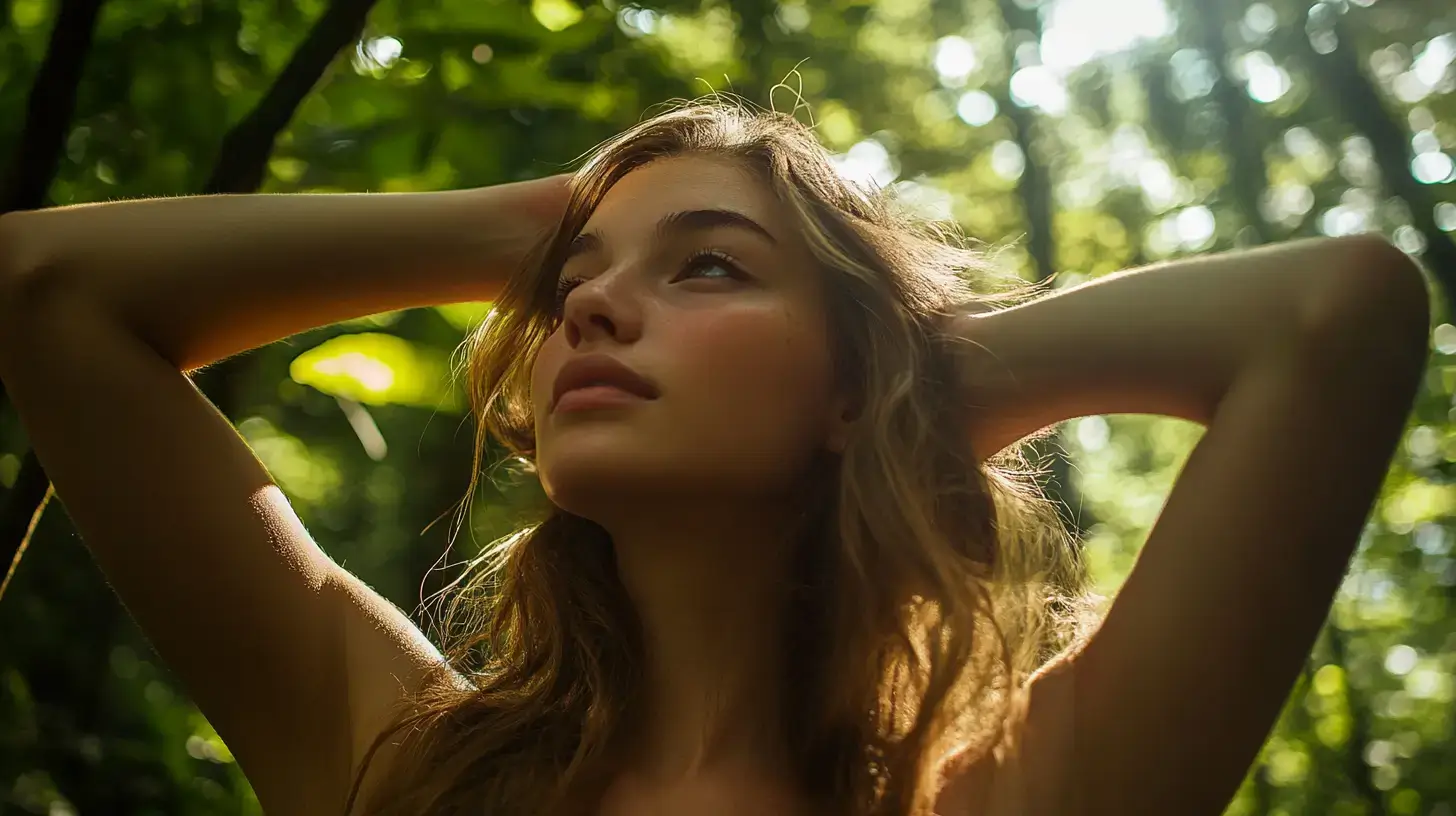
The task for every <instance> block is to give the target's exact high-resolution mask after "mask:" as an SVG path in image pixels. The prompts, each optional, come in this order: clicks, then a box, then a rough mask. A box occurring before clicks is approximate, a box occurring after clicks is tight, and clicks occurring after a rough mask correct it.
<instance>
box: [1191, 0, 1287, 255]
mask: <svg viewBox="0 0 1456 816" xmlns="http://www.w3.org/2000/svg"><path fill="white" fill-rule="evenodd" d="M1183 8H1184V10H1185V12H1189V13H1191V15H1192V17H1191V19H1190V20H1189V22H1190V23H1191V25H1187V26H1186V27H1185V31H1187V33H1188V34H1189V35H1190V36H1191V37H1193V38H1194V39H1195V40H1196V41H1197V42H1198V43H1199V45H1201V46H1202V47H1203V49H1204V51H1205V52H1207V54H1208V60H1209V62H1211V63H1213V64H1214V65H1215V66H1216V67H1217V69H1218V81H1217V82H1216V83H1214V86H1213V93H1214V99H1216V100H1217V102H1218V107H1219V111H1220V113H1222V114H1223V122H1224V133H1223V137H1224V139H1225V140H1226V141H1225V144H1226V145H1227V146H1228V152H1229V156H1230V158H1231V159H1232V160H1233V161H1232V167H1231V170H1232V172H1231V178H1230V182H1231V184H1230V186H1231V187H1232V188H1233V194H1234V200H1235V202H1237V204H1238V208H1239V210H1240V211H1241V214H1242V215H1243V216H1244V225H1245V226H1247V227H1249V228H1250V229H1252V230H1253V231H1254V236H1255V238H1256V239H1257V243H1260V244H1263V243H1268V241H1269V239H1270V235H1269V228H1268V227H1267V226H1266V225H1265V224H1264V217H1263V215H1262V214H1261V213H1260V210H1259V196H1260V195H1262V194H1263V192H1264V188H1266V187H1268V186H1269V171H1268V169H1267V168H1266V167H1265V165H1264V152H1263V147H1262V145H1263V143H1264V142H1263V140H1262V139H1260V138H1258V135H1257V132H1256V131H1255V130H1254V129H1255V128H1257V126H1258V124H1259V120H1258V115H1257V114H1256V113H1255V112H1254V111H1253V106H1252V105H1250V104H1249V98H1248V96H1246V95H1245V94H1244V93H1243V91H1241V90H1240V89H1239V86H1238V83H1237V82H1235V81H1234V79H1233V78H1232V77H1230V76H1229V68H1228V63H1229V49H1228V40H1227V39H1226V38H1225V30H1226V29H1227V27H1228V19H1227V17H1226V15H1225V11H1226V10H1227V4H1225V3H1208V2H1203V0H1193V2H1191V3H1186V4H1184V6H1183Z"/></svg>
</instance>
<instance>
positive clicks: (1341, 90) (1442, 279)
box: [1298, 23, 1456, 300]
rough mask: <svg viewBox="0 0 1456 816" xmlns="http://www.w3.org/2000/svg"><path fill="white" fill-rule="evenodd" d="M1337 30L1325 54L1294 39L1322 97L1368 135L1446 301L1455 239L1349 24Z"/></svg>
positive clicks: (1453, 288) (1451, 291)
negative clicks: (1441, 221)
mask: <svg viewBox="0 0 1456 816" xmlns="http://www.w3.org/2000/svg"><path fill="white" fill-rule="evenodd" d="M1335 33H1336V38H1337V42H1338V46H1337V47H1336V48H1335V50H1333V51H1331V52H1330V53H1328V54H1321V53H1319V52H1317V51H1315V50H1314V49H1313V48H1311V47H1310V46H1309V39H1308V38H1307V37H1303V36H1301V37H1299V38H1298V39H1299V41H1300V42H1302V43H1304V47H1305V53H1306V55H1307V56H1308V58H1309V59H1310V60H1311V62H1313V64H1314V66H1315V69H1316V74H1317V77H1318V78H1319V79H1321V80H1323V83H1322V84H1323V85H1324V88H1325V91H1326V94H1325V96H1327V97H1328V98H1329V99H1330V100H1332V101H1333V102H1334V105H1335V106H1336V108H1338V109H1339V111H1340V113H1341V114H1343V115H1344V117H1345V119H1346V121H1348V122H1350V124H1351V125H1353V126H1354V127H1355V129H1356V130H1358V131H1360V132H1361V133H1362V134H1364V135H1365V138H1367V139H1369V140H1370V146H1371V148H1372V149H1373V151H1374V153H1375V161H1376V162H1377V163H1378V164H1379V165H1380V175H1381V176H1382V178H1383V179H1384V182H1385V185H1386V187H1387V189H1389V190H1390V192H1392V193H1395V194H1396V195H1398V196H1400V197H1401V198H1402V199H1404V200H1405V203H1406V204H1408V205H1409V206H1410V210H1411V220H1412V221H1413V222H1414V226H1415V228H1416V229H1418V230H1420V231H1421V233H1422V234H1424V235H1425V238H1426V252H1425V256H1424V259H1425V262H1426V265H1427V266H1428V267H1429V268H1430V270H1431V273H1432V274H1433V275H1434V276H1435V278H1436V282H1437V283H1438V284H1439V285H1440V286H1441V288H1442V289H1443V290H1444V291H1445V295H1446V298H1447V300H1450V299H1451V298H1456V240H1453V239H1452V238H1451V236H1450V235H1449V234H1447V233H1446V232H1443V231H1442V230H1441V229H1440V228H1439V227H1437V226H1436V216H1435V208H1436V197H1435V196H1434V195H1433V194H1432V193H1431V188H1430V187H1428V186H1426V185H1424V184H1421V183H1420V182H1418V181H1416V180H1415V177H1414V176H1412V175H1411V169H1410V167H1411V160H1412V159H1413V158H1414V156H1412V155H1411V144H1410V136H1409V134H1407V133H1406V129H1405V126H1404V125H1402V124H1401V123H1400V122H1399V121H1398V120H1397V119H1395V118H1394V117H1392V116H1391V114H1390V111H1389V109H1388V108H1387V107H1386V106H1385V101H1384V100H1383V99H1382V98H1381V96H1380V91H1379V90H1378V89H1377V88H1376V87H1375V83H1374V82H1372V81H1371V80H1370V78H1369V77H1368V76H1367V75H1366V74H1365V71H1364V70H1363V69H1362V68H1361V67H1360V58H1359V55H1358V54H1357V53H1356V50H1355V40H1354V38H1353V37H1352V36H1351V33H1350V31H1349V28H1348V26H1346V25H1344V24H1343V23H1337V24H1336V26H1335Z"/></svg>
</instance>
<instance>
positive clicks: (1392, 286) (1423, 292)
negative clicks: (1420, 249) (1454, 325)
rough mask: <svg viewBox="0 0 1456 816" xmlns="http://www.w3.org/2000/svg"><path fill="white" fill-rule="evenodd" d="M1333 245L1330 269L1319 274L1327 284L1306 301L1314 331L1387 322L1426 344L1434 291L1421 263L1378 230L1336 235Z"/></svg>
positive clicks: (1308, 320) (1414, 341)
mask: <svg viewBox="0 0 1456 816" xmlns="http://www.w3.org/2000/svg"><path fill="white" fill-rule="evenodd" d="M1329 247H1330V249H1331V250H1332V255H1331V261H1330V265H1331V267H1332V269H1330V270H1327V271H1328V272H1330V273H1331V274H1325V275H1321V277H1322V278H1323V279H1324V281H1325V282H1326V284H1327V285H1325V286H1321V287H1319V289H1320V291H1319V292H1317V293H1315V297H1313V298H1311V299H1310V301H1308V303H1307V306H1308V308H1307V309H1306V311H1305V318H1306V324H1307V326H1308V327H1309V328H1311V329H1313V330H1314V331H1315V332H1316V333H1327V332H1330V331H1335V332H1341V333H1350V332H1352V331H1353V332H1358V331H1361V330H1362V328H1366V329H1368V328H1374V327H1377V326H1378V327H1385V328H1387V329H1390V330H1394V331H1395V332H1397V333H1399V334H1404V335H1407V336H1408V339H1409V340H1410V342H1411V344H1412V345H1415V346H1418V347H1419V348H1421V349H1424V348H1425V346H1426V344H1427V342H1428V337H1429V332H1430V312H1431V295H1430V291H1429V289H1428V287H1427V284H1426V278H1425V273H1424V272H1422V270H1421V268H1420V266H1419V265H1418V264H1417V263H1416V262H1415V261H1414V260H1412V259H1411V257H1410V256H1409V255H1407V254H1406V253H1405V252H1403V251H1402V250H1400V249H1399V248H1398V247H1396V246H1395V245H1394V244H1392V243H1390V242H1389V241H1388V240H1386V239H1385V238H1384V237H1382V236H1380V235H1373V234H1371V235H1352V236H1347V237H1342V238H1334V239H1330V242H1329Z"/></svg>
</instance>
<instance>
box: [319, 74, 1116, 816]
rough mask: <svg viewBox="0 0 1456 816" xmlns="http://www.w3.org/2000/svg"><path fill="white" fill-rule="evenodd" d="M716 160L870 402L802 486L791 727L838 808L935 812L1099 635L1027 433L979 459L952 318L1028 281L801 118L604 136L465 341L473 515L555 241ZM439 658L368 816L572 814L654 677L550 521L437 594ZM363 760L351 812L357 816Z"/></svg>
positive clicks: (561, 247)
mask: <svg viewBox="0 0 1456 816" xmlns="http://www.w3.org/2000/svg"><path fill="white" fill-rule="evenodd" d="M681 155H709V156H717V157H730V158H732V159H734V160H736V161H738V162H740V163H741V164H742V166H744V167H746V168H748V169H750V170H751V171H753V172H754V173H756V174H757V176H758V177H759V178H761V179H762V181H763V182H764V183H765V184H767V185H768V186H769V187H770V188H771V189H772V191H773V193H774V194H775V195H776V196H777V197H778V199H779V200H780V201H782V202H783V203H785V204H786V205H788V209H789V210H791V211H792V213H793V214H794V216H795V218H796V221H797V226H798V228H799V229H800V230H801V231H802V234H803V236H804V237H805V239H806V240H807V242H808V245H809V247H810V248H811V250H812V253H813V256H814V257H815V259H816V260H817V266H818V270H817V272H818V274H820V275H822V276H823V277H824V280H825V281H826V286H825V287H824V289H825V291H826V292H827V295H826V297H827V301H828V302H827V310H828V315H829V331H830V333H831V335H832V336H831V345H832V357H833V363H834V370H835V375H836V377H837V378H838V382H839V384H840V385H841V386H843V387H845V388H846V389H848V393H851V394H853V395H855V397H856V398H857V399H858V401H859V404H860V406H861V408H862V410H861V413H860V415H859V418H858V420H857V421H856V424H855V426H854V428H853V430H852V433H851V438H850V439H849V441H848V443H847V445H846V447H845V448H844V450H843V453H842V454H841V455H839V456H837V457H830V456H826V457H825V458H824V460H823V461H822V462H821V464H820V466H819V467H818V469H817V470H816V472H815V473H814V474H812V476H811V477H810V478H808V479H807V480H806V484H805V486H804V488H805V493H804V495H805V502H806V503H805V507H807V508H808V512H806V514H805V516H804V523H803V526H802V529H801V531H800V534H799V535H798V537H797V545H796V546H797V547H798V552H796V553H795V561H794V567H793V568H794V570H795V572H796V575H794V576H793V577H794V579H795V586H796V587H797V590H796V594H795V596H794V598H793V599H792V602H791V605H790V607H791V608H790V609H788V610H787V611H786V614H785V616H784V619H783V626H784V627H785V630H786V632H787V634H788V637H787V643H788V644H789V647H788V650H787V654H786V655H785V660H786V665H787V670H786V675H785V677H784V678H783V683H784V685H783V693H784V694H785V695H786V698H787V700H788V702H789V704H788V705H787V706H786V707H785V710H786V711H788V712H791V713H792V714H791V717H792V719H791V720H790V722H788V723H787V724H786V726H785V732H784V734H783V739H784V741H785V744H786V745H787V746H788V748H789V749H790V752H791V756H792V757H793V760H794V771H795V773H796V777H797V780H798V782H799V784H800V785H801V786H802V789H803V790H804V791H806V792H808V793H809V794H810V795H811V796H812V797H813V798H814V799H815V801H817V802H819V803H821V804H822V805H823V807H824V808H825V811H826V812H833V813H838V814H856V816H859V815H860V814H864V815H865V816H871V815H873V816H911V814H926V813H929V811H930V807H931V806H932V804H933V801H934V796H935V793H936V791H937V789H938V788H939V786H940V783H941V782H942V781H943V779H944V776H945V774H946V773H947V768H948V767H950V764H954V765H956V767H961V766H962V765H963V763H967V762H970V761H972V760H974V759H976V758H979V757H982V756H986V755H987V754H988V752H992V751H1000V750H1003V749H1004V748H1005V746H1006V744H1007V743H1008V739H1009V735H1010V734H1011V733H1012V729H1010V728H1008V725H1007V724H1008V722H1010V721H1011V719H1012V715H1013V713H1014V711H1016V710H1017V705H1016V703H1017V701H1018V699H1019V691H1020V690H1021V689H1022V688H1023V687H1024V685H1025V681H1026V680H1027V679H1028V677H1029V676H1030V675H1031V674H1032V673H1033V672H1035V671H1036V670H1037V669H1038V668H1040V667H1042V666H1044V665H1046V664H1047V662H1048V661H1049V660H1050V659H1052V658H1053V657H1054V656H1056V655H1058V654H1059V653H1062V652H1064V651H1066V650H1068V649H1071V648H1073V647H1075V646H1076V645H1077V644H1078V643H1079V642H1080V641H1081V638H1082V635H1083V634H1084V633H1085V632H1086V631H1087V630H1088V627H1087V623H1088V622H1089V615H1088V610H1090V609H1091V608H1092V607H1091V605H1090V604H1089V603H1088V596H1087V595H1086V594H1085V592H1084V589H1083V585H1084V570H1083V567H1082V564H1081V561H1080V559H1079V558H1078V551H1077V548H1076V547H1075V542H1074V541H1073V540H1072V537H1071V536H1070V534H1069V532H1068V530H1067V529H1066V528H1065V526H1064V525H1063V522H1062V520H1061V518H1060V517H1059V515H1058V513H1057V512H1056V508H1055V506H1054V505H1053V504H1052V503H1051V502H1049V501H1048V500H1047V499H1046V497H1045V495H1044V494H1043V492H1042V491H1041V489H1040V487H1039V486H1038V482H1037V479H1036V477H1037V475H1038V470H1037V468H1036V467H1034V466H1033V465H1032V464H1031V463H1029V461H1028V458H1027V457H1026V456H1025V455H1024V450H1023V447H1024V446H1021V445H1018V446H1013V447H1012V448H1010V449H1008V450H1006V451H1003V452H1000V453H998V454H996V455H994V456H990V457H989V458H988V459H986V460H985V461H978V460H977V459H976V457H975V456H974V455H973V453H972V451H971V450H970V449H969V447H968V441H967V438H966V433H965V431H966V428H967V425H968V414H967V411H968V410H972V409H971V408H969V407H968V405H967V403H968V402H969V401H973V400H969V399H968V396H967V394H968V393H969V392H968V391H967V389H966V384H964V383H960V382H959V381H958V380H957V378H956V368H957V365H956V364H957V360H958V359H959V354H960V353H961V351H962V350H963V348H964V345H963V344H964V342H965V341H963V340H960V339H959V338H957V337H955V336H954V335H953V334H951V333H950V332H948V331H947V330H946V319H947V317H948V316H950V315H953V314H957V313H963V312H965V311H974V310H994V309H998V308H1004V307H1007V306H1010V305H1016V304H1017V303H1021V302H1025V301H1027V300H1029V299H1032V298H1035V297H1037V296H1038V295H1040V294H1042V291H1041V290H1042V289H1043V288H1044V287H1043V286H1040V285H1035V284H1029V283H1027V282H1026V281H1025V280H1023V279H1022V278H1020V277H1019V276H1017V275H1015V274H1014V273H1010V272H1003V271H998V270H997V267H996V266H995V264H993V263H992V262H991V261H990V257H991V253H989V252H987V251H986V250H985V249H984V248H978V247H973V246H970V245H969V244H970V242H969V241H967V240H965V239H963V238H961V237H960V235H959V233H958V232H957V231H956V230H955V229H954V228H952V227H949V226H947V225H944V224H939V223H935V222H928V221H924V220H922V219H918V218H916V217H914V216H913V215H912V214H911V213H910V212H909V210H908V209H907V208H904V207H902V206H900V205H899V204H898V203H897V201H896V199H895V198H894V197H893V196H892V195H889V194H887V193H885V192H882V191H879V190H877V189H873V188H865V187H861V186H860V185H858V184H856V183H853V182H850V181H847V180H846V179H844V178H843V177H842V176H841V174H840V173H838V172H837V171H836V169H835V167H834V165H833V163H832V161H831V159H830V155H829V154H828V153H827V151H826V150H825V149H824V148H823V147H822V146H821V145H820V144H819V143H818V142H817V140H816V139H815V137H814V135H813V132H812V130H811V129H809V128H807V127H805V126H804V125H802V124H800V123H799V122H798V121H797V120H795V119H794V118H793V117H792V116H790V115H788V114H783V113H778V112H773V111H765V110H759V109H755V108H752V107H751V106H749V105H747V104H745V103H742V102H740V101H725V99H724V98H723V97H721V96H718V95H715V96H713V97H711V98H708V99H704V100H695V101H685V102H677V103H673V104H671V105H669V106H668V108H667V109H666V110H664V111H663V112H661V113H659V114H658V115H655V116H653V117H651V118H648V119H646V120H644V121H642V122H641V123H640V124H638V125H636V126H634V127H632V128H631V129H629V130H627V131H626V132H624V133H622V134H621V135H619V136H617V137H615V138H613V139H611V140H609V141H607V142H605V143H603V144H601V145H599V146H598V147H597V148H596V149H595V150H594V151H593V152H592V153H590V154H589V155H588V157H587V158H586V161H585V162H584V163H583V164H582V166H581V167H580V169H579V170H577V171H576V172H575V174H574V175H573V177H572V180H571V185H570V188H571V193H570V201H569V203H568V205H567V208H566V211H565V214H564V215H563V216H562V218H561V221H560V223H559V224H558V225H557V226H556V228H555V229H554V230H552V231H551V232H550V233H549V234H548V235H546V236H545V237H544V238H543V239H542V240H541V242H540V243H539V244H538V245H537V247H536V248H535V249H534V251H533V252H532V253H531V255H530V256H529V257H528V259H527V261H526V263H525V264H524V265H523V267H522V269H521V270H520V271H519V273H518V274H516V275H514V276H513V277H512V278H511V279H510V280H509V282H508V283H507V285H506V286H505V288H504V291H503V292H502V294H501V295H500V297H499V298H498V300H497V301H496V302H495V304H494V307H493V310H492V311H491V313H490V315H489V316H488V317H487V319H486V320H485V321H483V323H482V324H481V325H480V326H479V327H478V328H477V329H476V330H475V331H474V332H473V333H472V334H471V335H470V337H468V338H467V340H466V344H465V346H464V347H463V351H464V352H465V354H464V356H463V357H462V359H463V360H465V361H466V366H465V368H466V372H465V373H466V387H467V389H468V391H469V396H470V400H471V405H472V408H473V410H474V412H475V414H476V416H477V418H478V420H479V422H478V426H477V432H476V438H475V468H474V473H473V476H472V481H471V488H470V493H469V494H468V495H467V497H466V499H465V507H466V508H467V509H468V506H469V501H470V499H471V497H473V496H474V494H475V489H476V487H477V486H478V478H479V476H480V474H481V472H482V463H483V462H484V461H486V454H487V452H488V451H491V450H499V448H492V446H491V445H490V442H491V440H492V439H493V440H495V441H496V442H497V443H499V445H500V446H503V448H504V449H505V451H506V456H505V457H502V461H514V462H525V463H529V462H530V461H531V457H532V455H533V452H534V450H535V438H534V435H535V430H534V424H533V412H532V406H531V401H530V391H531V389H530V373H531V366H532V361H533V360H534V359H535V356H536V353H537V352H538V350H539V349H540V348H541V345H542V343H543V341H545V340H546V338H547V337H548V336H549V335H550V334H551V333H552V332H553V331H554V330H555V329H556V322H557V321H556V319H555V318H554V317H553V311H554V309H553V307H554V305H555V294H556V283H557V276H558V274H559V272H560V270H561V268H562V266H563V263H564V260H565V256H566V252H567V249H568V246H569V244H570V242H571V240H572V238H573V237H574V236H576V235H577V233H578V232H579V231H580V230H581V229H582V227H583V226H584V225H585V224H586V222H587V219H588V218H589V217H590V216H591V214H592V212H593V210H594V209H595V207H596V206H597V205H598V204H599V203H600V202H601V200H602V198H603V196H604V195H605V194H606V192H607V191H608V190H609V189H610V188H611V187H612V185H613V184H615V183H616V182H617V181H619V180H620V179H622V178H623V177H624V176H625V175H627V174H628V173H630V172H632V171H633V170H635V169H637V168H639V167H642V166H644V165H646V164H648V163H650V162H653V161H656V160H658V159H662V158H666V157H672V156H681ZM441 605H442V609H443V615H442V617H441V618H440V621H441V623H440V624H439V626H438V630H437V637H438V638H439V639H440V640H442V641H444V643H443V645H444V647H445V654H446V655H447V658H448V663H447V664H442V665H441V666H440V667H439V669H438V670H437V671H436V672H435V674H434V676H432V677H431V678H430V679H429V681H428V682H426V683H424V684H423V686H422V687H421V689H420V690H419V691H418V692H417V693H416V694H414V695H413V696H412V697H411V698H410V699H409V700H406V701H404V704H403V705H402V708H401V712H400V714H399V716H398V717H397V719H396V720H395V721H394V723H393V726H392V727H391V728H390V729H388V730H386V731H385V732H384V733H383V734H381V735H379V738H378V739H376V740H375V742H374V745H373V747H371V749H370V751H369V753H368V754H367V755H366V757H365V760H364V766H365V768H367V766H368V764H369V762H370V760H371V759H372V758H373V757H374V755H375V751H376V750H377V749H378V747H379V746H380V744H382V743H383V741H384V740H385V739H386V738H389V737H391V736H394V735H401V742H400V743H399V744H400V745H402V746H403V751H402V752H401V754H400V756H402V757H404V759H402V760H400V761H399V762H397V763H395V765H396V766H397V767H391V768H390V773H389V774H387V778H386V779H384V780H382V782H381V785H380V789H379V790H378V791H376V795H374V796H372V797H371V801H370V802H369V803H367V805H366V809H367V811H368V812H369V813H371V814H411V815H412V816H413V815H415V814H431V815H432V816H454V815H455V814H484V813H489V814H492V816H508V815H509V816H537V815H538V814H546V813H576V812H580V811H582V810H585V809H587V808H588V807H589V806H590V803H591V802H592V801H594V800H593V797H594V796H599V795H600V793H601V792H602V790H604V786H605V785H606V784H607V783H608V782H609V780H610V777H611V775H612V773H613V771H614V769H615V766H614V764H613V757H614V756H618V755H620V751H618V750H616V749H618V748H620V746H621V745H622V741H623V739H624V734H625V733H626V729H627V727H628V726H629V725H630V719H631V717H630V713H631V712H632V711H633V710H634V709H633V706H634V703H635V701H636V697H635V695H636V694H637V693H638V690H639V686H640V683H639V679H640V677H641V672H642V666H643V642H642V635H641V631H640V624H639V621H638V618H637V616H636V612H635V610H634V609H633V607H632V604H631V603H630V601H629V599H628V597H627V595H626V592H625V590H624V589H623V587H622V585H621V583H620V581H619V579H618V576H617V571H616V560H615V555H614V552H613V548H612V541H611V538H610V537H609V536H608V534H607V533H606V531H605V530H603V529H602V528H601V527H600V526H598V525H596V524H595V523H593V522H591V521H589V520H587V519H584V518H580V517H577V516H573V515H571V514H570V513H567V512H565V511H563V510H561V509H559V508H556V507H554V506H550V507H546V508H545V509H544V510H543V517H542V518H540V520H539V521H538V522H537V523H534V524H532V525H530V526H528V527H526V528H525V529H522V530H520V531H518V532H516V533H514V534H512V535H509V536H506V537H505V538H502V539H500V540H498V541H495V542H493V543H492V544H490V545H489V546H487V547H486V548H484V550H483V551H482V553H481V555H480V556H479V557H478V558H476V559H474V560H473V561H471V562H470V564H469V565H468V567H467V569H466V571H465V573H464V574H463V575H462V576H461V578H460V579H459V580H458V581H456V582H455V583H454V584H452V586H451V587H450V591H449V592H448V594H447V595H446V596H443V597H442V599H441ZM363 774H364V769H362V768H361V769H360V771H359V773H358V775H357V776H356V777H355V779H354V789H353V790H352V791H351V794H350V797H349V805H348V808H347V809H348V810H349V811H350V812H353V810H354V807H355V804H356V803H355V799H356V797H357V794H358V793H359V785H360V781H361V780H362V777H363Z"/></svg>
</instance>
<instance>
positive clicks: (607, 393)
mask: <svg viewBox="0 0 1456 816" xmlns="http://www.w3.org/2000/svg"><path fill="white" fill-rule="evenodd" d="M642 401H643V398H642V397H639V396H637V395H636V394H633V393H632V392H630V391H624V390H622V389H620V388H618V387H616V386H614V385H591V386H587V387H586V388H573V389H572V390H570V391H567V392H566V393H565V394H562V395H561V399H559V400H557V401H556V407H555V408H554V409H553V412H554V413H558V414H560V413H567V412H571V411H590V410H592V409H594V408H616V407H618V406H622V405H628V404H631V403H634V402H642Z"/></svg>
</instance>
